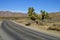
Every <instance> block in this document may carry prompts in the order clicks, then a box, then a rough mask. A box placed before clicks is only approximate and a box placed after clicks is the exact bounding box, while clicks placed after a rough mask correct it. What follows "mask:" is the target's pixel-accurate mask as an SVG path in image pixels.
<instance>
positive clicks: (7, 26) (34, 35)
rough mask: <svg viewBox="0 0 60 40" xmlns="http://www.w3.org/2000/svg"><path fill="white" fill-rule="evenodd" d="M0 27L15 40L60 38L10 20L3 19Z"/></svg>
mask: <svg viewBox="0 0 60 40" xmlns="http://www.w3.org/2000/svg"><path fill="white" fill-rule="evenodd" d="M2 28H3V29H4V30H5V32H7V33H8V34H9V35H11V37H13V38H14V39H16V40H60V38H58V37H54V36H51V35H47V34H45V33H41V32H37V31H34V30H31V29H28V28H25V27H23V26H21V25H18V24H16V23H13V22H11V21H3V22H2Z"/></svg>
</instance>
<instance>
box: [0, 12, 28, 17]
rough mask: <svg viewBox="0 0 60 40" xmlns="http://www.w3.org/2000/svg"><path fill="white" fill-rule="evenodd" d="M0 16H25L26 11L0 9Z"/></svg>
mask: <svg viewBox="0 0 60 40" xmlns="http://www.w3.org/2000/svg"><path fill="white" fill-rule="evenodd" d="M0 17H27V14H26V13H20V12H10V11H0Z"/></svg>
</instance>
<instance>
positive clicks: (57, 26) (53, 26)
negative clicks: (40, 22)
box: [48, 24, 60, 31]
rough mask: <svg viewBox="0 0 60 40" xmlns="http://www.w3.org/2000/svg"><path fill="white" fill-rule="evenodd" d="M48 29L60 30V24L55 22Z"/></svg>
mask: <svg viewBox="0 0 60 40" xmlns="http://www.w3.org/2000/svg"><path fill="white" fill-rule="evenodd" d="M48 30H56V31H60V24H53V25H52V26H50V27H49V28H48Z"/></svg>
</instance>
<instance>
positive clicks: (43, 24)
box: [17, 7, 60, 31]
mask: <svg viewBox="0 0 60 40" xmlns="http://www.w3.org/2000/svg"><path fill="white" fill-rule="evenodd" d="M40 13H41V14H38V13H36V12H35V10H34V8H33V7H30V8H28V18H24V19H21V20H17V22H19V23H22V24H24V25H25V26H29V27H33V28H36V29H43V30H56V31H60V23H59V22H55V21H54V20H53V19H54V18H53V17H51V16H50V14H49V13H48V12H46V11H45V10H40ZM57 23H58V24H57Z"/></svg>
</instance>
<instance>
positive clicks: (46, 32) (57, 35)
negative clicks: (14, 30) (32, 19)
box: [12, 21, 60, 38]
mask: <svg viewBox="0 0 60 40" xmlns="http://www.w3.org/2000/svg"><path fill="white" fill-rule="evenodd" d="M12 22H14V23H16V24H19V25H22V26H24V27H26V28H29V29H32V30H35V31H38V32H42V33H45V34H48V35H52V36H55V37H59V38H60V31H59V32H57V31H51V30H49V31H48V30H40V29H37V28H35V27H29V26H25V25H23V24H21V23H18V22H16V21H12Z"/></svg>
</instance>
